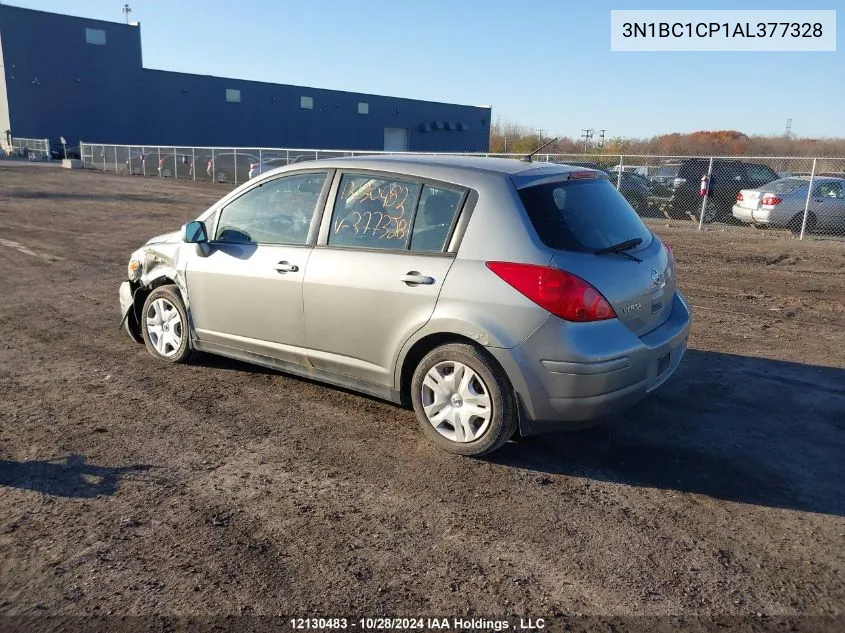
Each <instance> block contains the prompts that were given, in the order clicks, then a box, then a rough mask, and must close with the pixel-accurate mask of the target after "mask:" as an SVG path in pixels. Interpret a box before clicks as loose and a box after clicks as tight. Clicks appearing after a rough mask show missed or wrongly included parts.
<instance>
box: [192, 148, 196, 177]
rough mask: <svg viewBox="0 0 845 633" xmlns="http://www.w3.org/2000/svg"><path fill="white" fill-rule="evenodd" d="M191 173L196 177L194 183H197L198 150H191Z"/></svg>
mask: <svg viewBox="0 0 845 633" xmlns="http://www.w3.org/2000/svg"><path fill="white" fill-rule="evenodd" d="M191 173H192V174H193V175H194V182H196V181H197V148H196V147H192V148H191Z"/></svg>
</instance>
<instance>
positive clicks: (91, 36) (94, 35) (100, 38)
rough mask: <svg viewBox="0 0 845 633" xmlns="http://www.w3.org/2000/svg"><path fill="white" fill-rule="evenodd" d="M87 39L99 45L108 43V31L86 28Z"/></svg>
mask: <svg viewBox="0 0 845 633" xmlns="http://www.w3.org/2000/svg"><path fill="white" fill-rule="evenodd" d="M85 41H86V42H87V43H88V44H96V45H97V46H105V45H106V32H105V31H104V30H103V29H85Z"/></svg>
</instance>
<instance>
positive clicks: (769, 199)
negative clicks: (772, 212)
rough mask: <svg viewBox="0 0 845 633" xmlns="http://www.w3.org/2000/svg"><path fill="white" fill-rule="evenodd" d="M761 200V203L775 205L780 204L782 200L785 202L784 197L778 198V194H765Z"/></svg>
mask: <svg viewBox="0 0 845 633" xmlns="http://www.w3.org/2000/svg"><path fill="white" fill-rule="evenodd" d="M760 202H761V204H765V205H768V206H772V207H773V206H775V205H776V204H780V203H781V202H783V198H778V197H777V196H763V199H762V200H761V201H760Z"/></svg>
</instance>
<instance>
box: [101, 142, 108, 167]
mask: <svg viewBox="0 0 845 633" xmlns="http://www.w3.org/2000/svg"><path fill="white" fill-rule="evenodd" d="M100 148H101V150H102V152H103V171H108V169H106V146H105V145H100Z"/></svg>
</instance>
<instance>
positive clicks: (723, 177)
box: [668, 158, 778, 222]
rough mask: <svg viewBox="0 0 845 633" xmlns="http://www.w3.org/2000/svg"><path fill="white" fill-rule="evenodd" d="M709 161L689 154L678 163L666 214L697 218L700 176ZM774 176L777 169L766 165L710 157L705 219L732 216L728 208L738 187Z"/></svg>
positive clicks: (750, 186) (762, 182)
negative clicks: (690, 156)
mask: <svg viewBox="0 0 845 633" xmlns="http://www.w3.org/2000/svg"><path fill="white" fill-rule="evenodd" d="M709 165H710V159H709V158H690V159H688V160H685V161H684V162H683V163H682V164H681V168H680V169H679V170H678V176H677V177H676V178H675V182H674V189H673V191H672V202H671V203H670V205H669V207H668V213H669V217H671V218H675V219H683V218H685V217H687V216H692V218H693V219H694V220H696V221H698V219H699V215H700V214H701V206H702V197H701V195H700V188H701V178H702V176H704V175H705V174H706V173H707V169H708V167H709ZM777 179H778V175H777V172H775V170H774V169H772V168H771V167H769V166H768V165H762V164H760V163H745V162H742V161H739V160H729V159H719V160H715V161H713V173H712V174H711V175H710V193H709V195H708V196H707V203H706V205H705V208H704V222H714V221H716V220H733V217H732V216H731V209H732V207H733V205H734V203H735V202H736V196H737V194H739V192H740V191H742V190H743V189H756V188H757V187H760V186H762V185H765V184H766V183H769V182H772V181H773V180H777Z"/></svg>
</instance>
